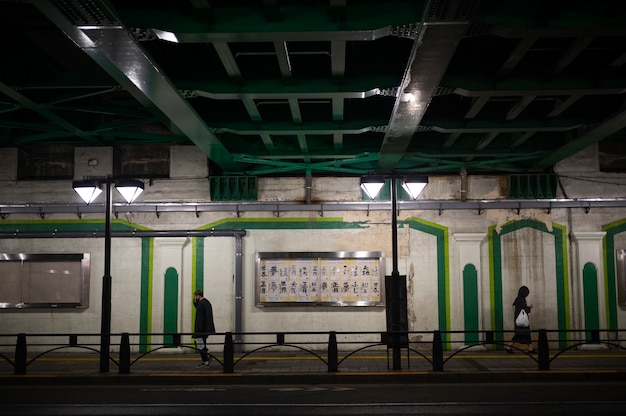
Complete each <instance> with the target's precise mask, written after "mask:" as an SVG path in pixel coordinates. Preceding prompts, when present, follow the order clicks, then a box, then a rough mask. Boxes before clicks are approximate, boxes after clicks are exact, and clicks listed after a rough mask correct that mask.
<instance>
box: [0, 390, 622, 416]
mask: <svg viewBox="0 0 626 416" xmlns="http://www.w3.org/2000/svg"><path fill="white" fill-rule="evenodd" d="M625 389H626V383H624V382H580V381H576V382H572V383H562V382H548V383H497V384H495V383H475V384H462V383H454V384H441V383H437V384H355V385H334V384H331V385H264V386H262V385H252V386H251V385H233V386H226V385H220V386H200V385H198V386H188V385H185V386H176V385H154V386H146V385H143V386H118V385H111V386H106V385H98V386H96V385H84V386H67V385H63V386H61V385H59V386H54V385H46V386H33V385H31V386H26V385H24V386H3V387H2V389H1V390H0V415H20V416H39V415H65V416H73V415H81V416H82V415H94V416H98V415H187V416H192V415H204V416H211V415H215V416H234V415H256V416H265V415H267V416H269V415H272V416H291V415H293V416H296V415H297V416H307V415H324V416H335V415H337V416H339V415H360V416H367V415H398V416H402V415H426V416H428V415H466V416H471V415H507V416H511V415H524V416H528V415H529V414H532V415H533V416H541V415H551V416H553V415H555V414H567V415H568V416H577V415H585V416H588V415H596V414H597V415H610V416H612V415H624V414H626V394H624V391H625Z"/></svg>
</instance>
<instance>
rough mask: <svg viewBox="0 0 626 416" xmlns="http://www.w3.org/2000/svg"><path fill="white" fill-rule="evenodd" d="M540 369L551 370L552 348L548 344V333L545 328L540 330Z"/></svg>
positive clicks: (538, 347)
mask: <svg viewBox="0 0 626 416" xmlns="http://www.w3.org/2000/svg"><path fill="white" fill-rule="evenodd" d="M537 349H538V350H539V351H538V353H539V370H544V371H548V370H550V348H549V346H548V333H547V332H546V330H545V329H540V330H539V344H538V346H537Z"/></svg>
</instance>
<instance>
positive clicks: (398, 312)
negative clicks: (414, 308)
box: [361, 176, 428, 370]
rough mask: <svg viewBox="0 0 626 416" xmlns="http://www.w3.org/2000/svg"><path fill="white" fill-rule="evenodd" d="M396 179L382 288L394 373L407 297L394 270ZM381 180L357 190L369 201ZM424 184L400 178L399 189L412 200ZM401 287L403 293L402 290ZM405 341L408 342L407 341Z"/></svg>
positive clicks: (399, 366)
mask: <svg viewBox="0 0 626 416" xmlns="http://www.w3.org/2000/svg"><path fill="white" fill-rule="evenodd" d="M397 179H398V176H391V180H390V186H391V256H392V271H391V276H385V285H386V284H387V282H388V283H389V288H388V290H389V292H390V305H387V308H388V309H387V310H388V313H389V318H390V320H389V322H388V328H387V330H388V331H390V332H391V345H392V365H393V369H394V370H401V369H402V357H401V354H400V352H401V351H400V346H401V343H402V338H401V337H402V334H401V333H402V331H403V330H404V329H405V328H403V326H404V325H403V319H402V315H403V314H405V315H406V311H407V297H406V276H401V275H400V272H399V271H398V219H397V209H398V195H397V189H396V188H397V186H396V180H397ZM384 183H385V182H384V178H382V179H381V178H380V177H369V178H363V179H362V180H361V187H362V188H363V190H364V191H365V193H366V194H367V195H368V196H369V197H370V198H371V199H374V198H376V195H377V194H378V192H379V191H380V189H381V188H382V187H383V185H384ZM427 183H428V178H427V177H413V178H403V181H402V187H403V188H404V190H405V191H406V192H407V194H409V196H410V197H411V199H416V198H417V197H418V196H419V194H420V193H421V192H422V190H423V189H424V187H425V186H426V184H427ZM402 285H404V288H405V290H404V291H403V290H402ZM407 342H408V340H407Z"/></svg>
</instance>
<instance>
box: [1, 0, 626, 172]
mask: <svg viewBox="0 0 626 416" xmlns="http://www.w3.org/2000/svg"><path fill="white" fill-rule="evenodd" d="M0 30H1V31H2V33H1V34H0V39H1V41H0V42H2V54H3V57H2V64H0V146H1V147H17V148H33V147H36V146H50V145H66V146H67V145H69V146H123V145H139V146H151V145H155V144H178V145H194V146H197V147H198V149H200V150H201V151H202V152H204V153H205V154H206V155H207V158H208V159H209V160H210V161H211V163H212V166H213V168H214V171H213V174H215V173H216V172H217V173H218V174H223V175H242V174H245V175H256V176H268V175H270V176H271V175H309V174H312V175H355V176H356V175H362V174H367V173H381V172H420V173H428V174H450V173H458V172H461V171H466V172H467V173H470V174H509V173H544V172H550V171H551V169H552V167H553V166H554V164H556V163H557V162H559V161H560V160H562V159H564V158H567V157H568V156H571V155H573V154H575V153H577V152H578V151H580V150H582V149H584V148H586V147H588V146H590V145H593V144H596V143H597V144H598V147H599V149H600V154H601V156H602V155H604V159H603V160H607V162H606V166H604V168H605V169H607V170H613V171H625V170H626V144H624V143H626V141H625V140H624V139H625V138H626V106H625V105H624V104H625V101H624V98H625V92H626V65H625V64H626V2H616V1H593V2H590V1H556V0H555V1H533V0H526V1H521V0H519V1H501V0H483V1H478V0H476V1H470V0H466V1H453V0H450V1H444V0H433V1H416V0H406V1H402V0H390V1H385V2H380V1H377V0H372V1H358V2H356V1H353V2H348V1H347V0H327V1H299V0H265V1H260V0H257V1H252V0H248V1H245V0H225V1H209V0H180V1H154V0H133V1H128V0H111V1H104V0H50V1H45V0H42V1H5V0H0Z"/></svg>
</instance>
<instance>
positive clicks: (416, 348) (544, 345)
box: [0, 329, 626, 375]
mask: <svg viewBox="0 0 626 416" xmlns="http://www.w3.org/2000/svg"><path fill="white" fill-rule="evenodd" d="M625 332H626V330H568V331H563V330H546V329H540V330H535V331H531V333H532V336H533V340H534V343H535V344H536V345H537V355H536V356H535V355H534V354H530V353H527V354H528V356H529V357H530V359H531V360H534V361H535V362H536V364H537V369H538V370H543V371H548V370H550V366H551V364H552V362H554V361H555V360H556V359H558V358H560V357H562V356H563V354H564V353H566V352H567V351H570V350H572V349H576V348H579V347H581V346H584V345H601V346H603V347H604V348H606V349H620V350H625V351H626V348H625V347H624V345H626V339H625V337H624V333H625ZM510 333H512V331H421V332H418V331H403V332H389V331H385V332H345V331H344V332H339V331H329V332H254V333H250V332H247V333H233V332H225V333H217V334H211V335H210V340H211V341H212V342H210V343H209V345H211V346H213V347H221V348H222V352H223V354H222V356H221V358H220V357H218V356H216V355H215V354H214V353H211V352H210V353H209V355H210V357H211V358H212V359H213V360H215V362H217V363H219V365H220V366H221V367H222V371H223V373H226V374H228V373H234V372H235V369H236V367H237V365H238V364H239V363H241V362H242V361H243V360H244V359H246V360H250V359H254V356H255V355H257V354H258V353H259V352H261V351H265V350H268V349H276V348H279V349H281V350H288V349H293V350H297V351H298V352H302V353H304V354H306V355H309V356H311V357H314V359H316V360H319V361H320V362H322V363H323V364H324V365H325V366H326V368H327V371H328V372H337V371H339V368H340V367H341V366H342V364H344V363H345V362H346V360H348V359H349V358H351V357H354V356H356V355H357V354H358V353H360V352H362V351H364V350H367V349H378V350H380V349H385V350H386V351H387V368H388V369H390V370H401V369H402V368H401V363H400V362H399V361H398V360H393V368H390V367H389V352H390V351H391V352H392V353H393V355H394V357H400V356H401V354H402V352H404V353H405V354H406V358H407V361H408V360H409V359H410V357H411V356H412V357H413V358H414V359H420V360H425V361H426V363H427V365H428V366H429V367H430V368H431V369H432V371H433V372H442V371H444V368H445V365H446V364H447V363H448V362H449V361H450V360H451V359H453V358H454V357H456V356H457V355H459V354H461V353H463V352H465V351H468V350H471V349H476V347H482V348H486V347H490V348H491V349H492V350H502V349H503V347H504V346H505V345H508V344H509V343H508V341H505V339H507V337H508V336H509V334H510ZM109 335H110V336H111V337H112V339H113V340H118V342H117V343H116V342H112V344H111V345H113V346H117V347H118V350H119V352H118V354H117V356H114V355H113V354H109V356H108V358H109V360H110V362H112V363H113V364H114V365H116V366H117V368H118V371H119V373H120V374H129V373H130V372H131V368H132V366H133V365H134V364H136V363H137V362H138V361H140V360H141V359H142V358H144V357H146V356H148V355H150V354H153V353H155V352H157V351H159V350H163V349H171V348H181V349H188V350H192V351H199V350H198V348H197V347H196V346H195V343H194V342H193V341H192V340H191V335H192V334H191V333H165V334H145V333H136V334H131V333H121V334H109ZM601 335H604V337H601ZM100 337H101V334H26V333H20V334H0V340H6V339H14V340H15V341H14V342H12V343H6V342H5V343H0V348H1V349H2V351H4V350H7V349H9V348H14V354H12V355H9V354H7V353H1V352H0V360H5V361H6V362H8V363H9V364H10V365H11V366H12V367H13V369H14V374H16V375H23V374H26V373H27V368H28V367H29V366H30V365H31V364H33V363H34V362H35V361H37V360H38V359H40V358H42V357H44V356H46V355H48V354H50V353H53V352H58V351H62V350H70V349H71V350H72V351H77V350H80V351H82V350H85V351H88V352H93V353H96V354H100V351H99V349H98V348H99V347H100V342H99V339H100ZM158 338H162V342H156V339H158ZM183 338H186V339H189V340H190V342H183V341H182V340H183ZM142 339H143V340H145V339H149V340H150V342H149V343H146V342H131V340H132V341H134V340H142ZM218 339H223V342H221V341H220V342H218V341H216V340H218ZM235 339H238V340H239V339H241V340H244V341H241V342H235V341H234V340H235ZM468 339H472V341H470V342H468V341H467V340H468ZM563 339H566V341H565V342H564V341H563ZM79 341H80V342H79ZM29 347H31V348H32V349H34V350H37V351H38V353H37V355H35V356H34V357H32V358H29V357H28V349H29ZM244 347H245V348H244ZM513 348H516V347H513ZM214 349H215V348H214ZM518 350H519V351H521V352H525V351H522V350H521V349H518ZM39 351H41V352H39ZM242 351H243V352H242ZM340 351H341V356H340Z"/></svg>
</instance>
